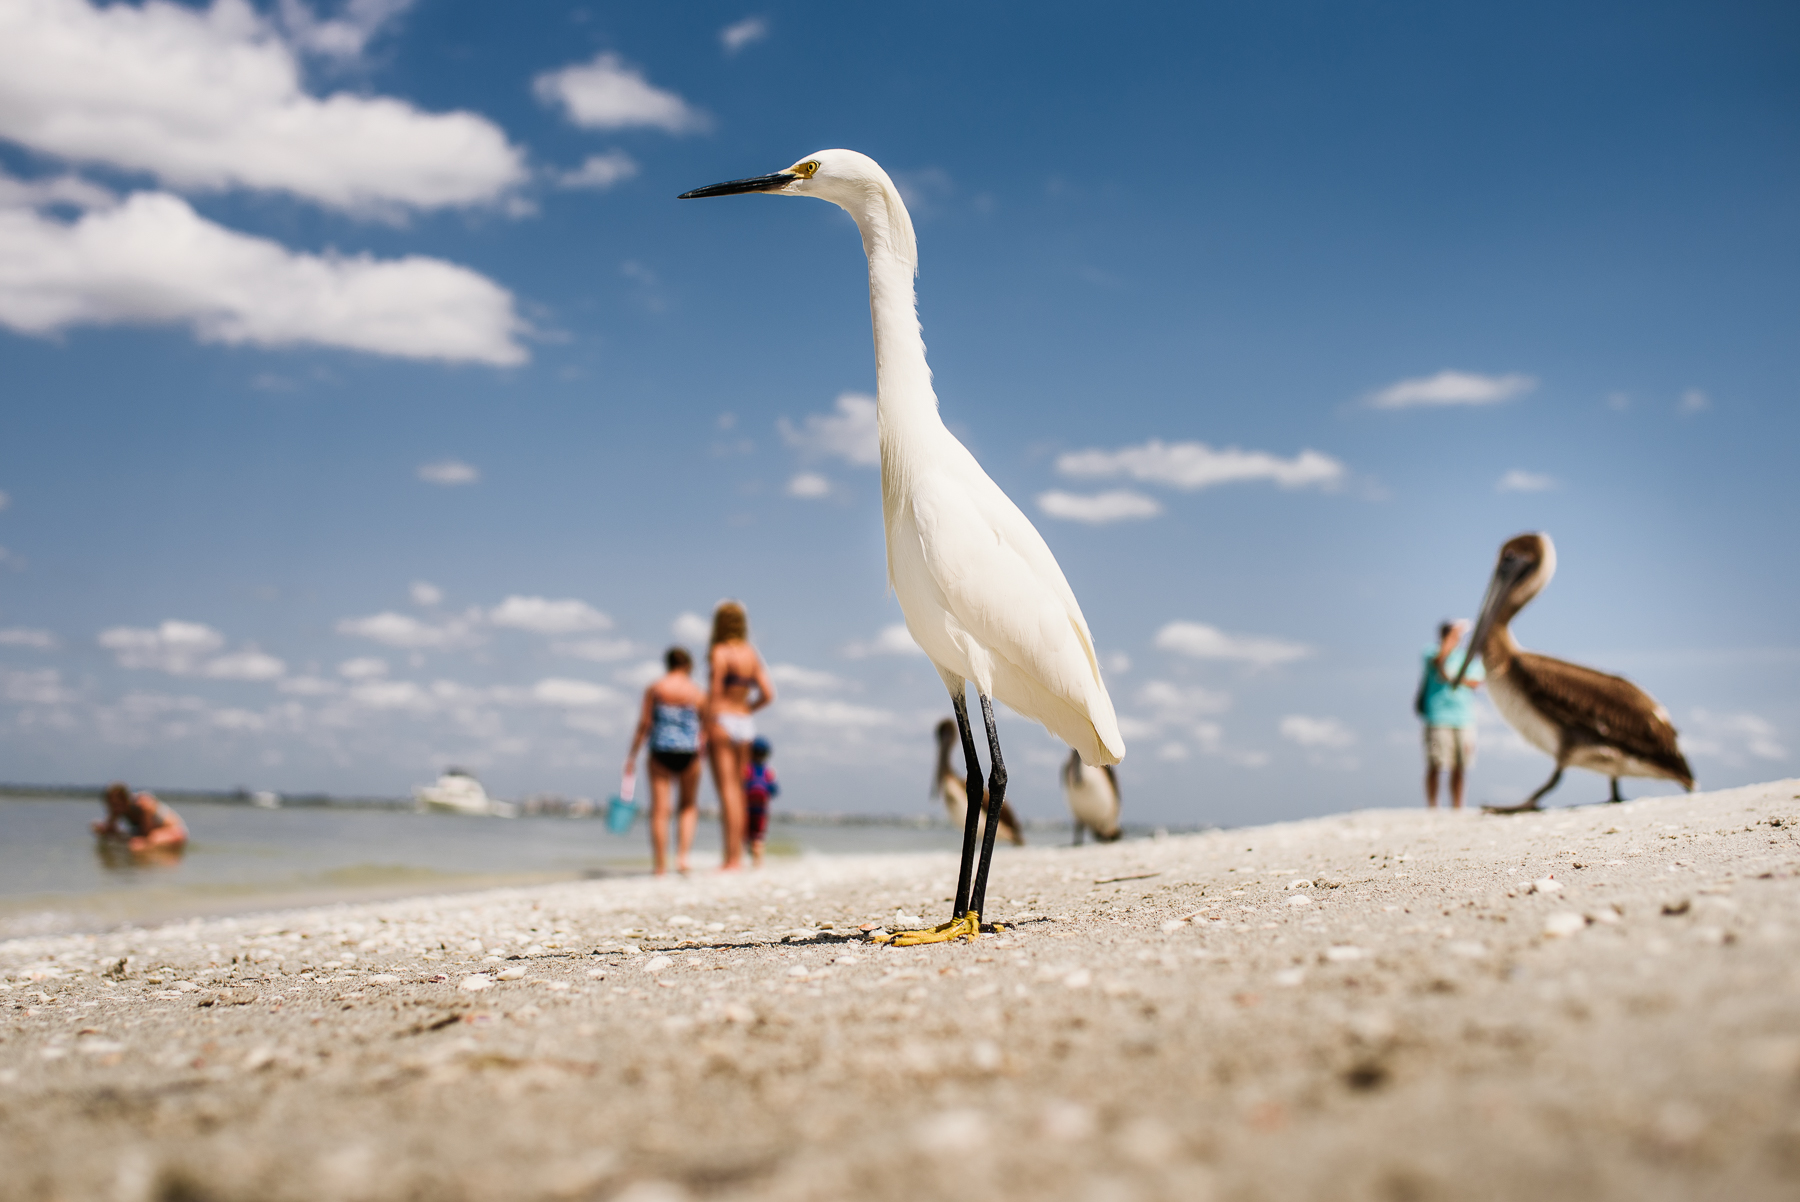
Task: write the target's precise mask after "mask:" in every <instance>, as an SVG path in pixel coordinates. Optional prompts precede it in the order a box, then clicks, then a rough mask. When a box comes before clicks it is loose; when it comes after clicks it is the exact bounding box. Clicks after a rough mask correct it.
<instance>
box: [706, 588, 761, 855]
mask: <svg viewBox="0 0 1800 1202" xmlns="http://www.w3.org/2000/svg"><path fill="white" fill-rule="evenodd" d="M706 666H707V685H708V688H707V694H706V719H707V727H708V728H707V751H708V754H709V756H710V758H711V760H712V770H713V787H714V788H716V789H718V791H719V823H720V825H721V826H722V827H723V828H724V834H725V849H724V860H723V863H722V867H724V868H725V869H726V870H728V871H730V870H734V869H738V868H742V867H743V866H744V831H745V823H746V821H747V818H748V815H747V814H746V812H745V809H744V769H745V768H746V767H747V766H748V765H749V763H750V744H751V743H752V742H754V741H755V739H756V719H754V718H753V717H751V715H752V714H754V713H755V712H756V711H757V710H759V709H762V708H763V707H764V706H766V705H768V704H769V703H770V702H772V701H774V700H775V686H774V685H772V684H770V683H769V672H768V669H766V668H765V667H763V662H762V656H760V655H758V654H757V653H756V648H754V647H752V646H751V645H750V618H749V616H748V615H747V614H745V612H744V607H743V606H742V605H741V604H739V603H738V602H736V601H721V602H719V607H718V608H717V609H716V610H714V611H713V628H712V646H711V647H710V648H709V649H708V650H707V654H706Z"/></svg>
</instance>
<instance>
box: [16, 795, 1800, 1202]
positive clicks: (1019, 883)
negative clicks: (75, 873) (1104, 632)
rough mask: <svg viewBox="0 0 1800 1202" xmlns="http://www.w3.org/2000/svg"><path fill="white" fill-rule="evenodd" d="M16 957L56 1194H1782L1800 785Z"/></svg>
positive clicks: (884, 865) (455, 897)
mask: <svg viewBox="0 0 1800 1202" xmlns="http://www.w3.org/2000/svg"><path fill="white" fill-rule="evenodd" d="M954 874H955V857H954V856H953V855H948V854H943V853H933V852H924V853H898V854H888V855H874V856H855V855H843V854H839V855H830V856H816V857H809V858H806V859H799V860H794V861H789V862H783V863H779V864H775V865H772V866H771V867H770V868H768V869H766V870H764V871H763V872H762V873H760V874H729V875H728V874H718V873H713V874H707V875H703V876H696V877H693V878H690V879H687V880H680V879H669V878H651V877H642V878H624V879H609V880H600V881H583V882H568V883H562V884H551V885H539V886H530V887H522V888H509V889H502V890H490V891H485V892H479V893H465V894H438V895H435V896H432V895H427V896H413V897H408V898H405V899H396V900H388V901H378V902H365V903H358V904H340V905H332V906H328V907H317V908H310V909H306V908H302V909H291V910H279V911H273V912H267V913H261V914H257V915H252V916H238V917H230V918H206V919H194V920H190V921H187V922H183V923H179V924H174V925H170V926H164V927H160V928H140V929H131V930H125V931H114V932H109V933H103V934H86V935H60V936H40V937H32V938H20V939H10V940H6V941H3V942H0V977H3V978H4V980H0V986H3V988H0V1013H3V1014H4V1015H5V1016H6V1023H5V1025H4V1026H3V1027H0V1156H4V1158H5V1160H6V1162H7V1163H8V1165H9V1172H8V1192H10V1193H12V1194H13V1195H14V1196H18V1197H22V1198H34V1199H35V1198H44V1199H49V1198H55V1197H113V1198H118V1199H120V1200H121V1202H140V1200H141V1202H161V1200H163V1199H172V1198H178V1197H179V1198H205V1199H208V1200H209V1202H231V1200H237V1199H245V1200H247V1199H252V1198H255V1199H271V1200H276V1202H279V1200H282V1199H287V1198H295V1199H299V1198H317V1197H342V1198H350V1199H369V1200H385V1199H390V1198H392V1199H400V1198H410V1197H418V1196H430V1197H433V1198H443V1199H451V1200H454V1199H459V1198H470V1199H474V1198H530V1199H537V1198H544V1199H551V1198H593V1199H600V1200H604V1199H612V1198H615V1197H627V1198H629V1199H630V1202H654V1200H662V1202H673V1200H675V1199H681V1198H695V1199H698V1198H715V1197H717V1198H729V1199H737V1198H744V1199H753V1198H754V1199H765V1198H766V1199H813V1198H817V1199H820V1200H821V1202H823V1200H824V1199H827V1198H842V1197H851V1196H856V1197H867V1198H876V1199H887V1198H893V1199H913V1198H920V1197H937V1196H946V1197H947V1196H958V1197H960V1196H962V1195H963V1194H965V1193H967V1192H969V1191H970V1190H977V1191H979V1192H981V1193H983V1194H987V1195H994V1196H998V1197H1000V1198H1006V1199H1011V1198H1020V1199H1026V1198H1030V1199H1040V1198H1048V1199H1062V1198H1068V1199H1071V1202H1076V1200H1082V1202H1085V1200H1087V1199H1091V1198H1095V1197H1111V1198H1121V1199H1141V1200H1144V1202H1148V1200H1151V1199H1159V1198H1170V1199H1175V1198H1180V1199H1184V1200H1188V1199H1206V1198H1218V1199H1237V1198H1244V1199H1251V1198H1272V1197H1298V1196H1307V1195H1309V1194H1329V1195H1331V1196H1340V1195H1341V1196H1345V1197H1349V1198H1352V1199H1360V1198H1369V1199H1391V1198H1420V1199H1429V1198H1464V1197H1468V1198H1490V1197H1491V1198H1513V1197H1520V1196H1528V1195H1529V1196H1540V1197H1546V1198H1596V1197H1603V1198H1612V1197H1617V1198H1627V1197H1629V1198H1632V1199H1634V1202H1635V1200H1637V1199H1663V1198H1667V1199H1671V1200H1673V1199H1678V1198H1680V1199H1686V1198H1699V1197H1727V1196H1729V1197H1733V1198H1750V1199H1757V1198H1764V1197H1768V1198H1775V1197H1787V1196H1792V1194H1793V1192H1794V1190H1795V1189H1796V1187H1797V1186H1800V955H1797V954H1796V953H1797V952H1800V917H1797V916H1800V781H1778V782H1771V783H1769V784H1766V785H1759V786H1751V787H1748V788H1742V789H1735V790H1729V791H1725V792H1721V793H1715V794H1696V795H1692V796H1679V797H1662V798H1655V799H1645V800H1638V801H1631V802H1627V803H1624V804H1623V805H1617V806H1606V807H1599V808H1580V809H1559V810H1552V811H1547V812H1545V813H1542V814H1534V815H1523V816H1519V817H1512V818H1495V817H1483V816H1481V815H1478V814H1473V813H1463V814H1455V813H1448V812H1438V813H1436V814H1432V813H1427V812H1424V811H1415V810H1407V811H1363V812H1358V813H1352V814H1344V815H1336V816H1332V817H1328V818H1317V819H1308V820H1304V821H1299V822H1290V823H1283V824H1278V825H1274V826H1266V827H1255V828H1240V829H1237V830H1231V831H1213V832H1208V833H1204V834H1194V835H1178V836H1171V837H1167V838H1158V839H1147V840H1138V841H1134V842H1128V843H1118V844H1111V845H1105V846H1095V845H1089V846H1086V847H1082V848H1067V847H1045V846H1036V847H1027V848H1024V849H1020V850H1016V851H1013V852H1011V854H1009V855H1008V856H1006V857H1005V858H1004V859H1000V860H997V861H996V868H995V876H994V879H993V891H992V894H991V895H990V900H991V901H992V902H993V903H994V904H993V906H992V907H991V909H992V911H993V912H992V913H991V914H990V915H989V917H992V918H999V919H1001V920H1002V921H1007V922H1010V923H1013V924H1016V925H1014V926H1013V928H1012V929H1011V930H1008V931H1007V932H1005V933H1004V934H999V935H990V936H984V937H983V938H982V939H980V940H977V941H976V942H975V943H973V944H972V945H967V946H965V945H961V944H957V945H939V946H927V947H919V948H906V949H897V948H891V947H881V946H876V945H871V944H869V943H868V938H869V935H870V934H871V933H872V932H865V931H864V930H863V929H862V928H863V927H865V926H873V925H875V924H881V925H882V926H883V927H885V928H887V929H893V928H894V927H896V926H897V925H898V926H904V925H912V924H913V923H914V922H915V921H917V922H919V923H923V922H925V921H937V920H939V919H941V918H943V917H945V913H944V911H947V909H948V906H947V904H946V902H945V901H944V900H941V899H944V898H946V896H947V894H948V893H949V891H950V890H949V887H950V886H951V885H953V884H954Z"/></svg>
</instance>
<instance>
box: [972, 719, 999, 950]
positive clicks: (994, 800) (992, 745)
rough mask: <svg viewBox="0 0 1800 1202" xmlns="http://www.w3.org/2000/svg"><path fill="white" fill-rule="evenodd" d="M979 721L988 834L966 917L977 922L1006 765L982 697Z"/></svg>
mask: <svg viewBox="0 0 1800 1202" xmlns="http://www.w3.org/2000/svg"><path fill="white" fill-rule="evenodd" d="M981 720H982V722H984V723H985V724H986V725H987V737H988V760H989V764H990V769H989V772H988V817H987V830H985V831H984V832H982V837H981V864H980V866H979V867H977V868H976V870H975V892H974V894H973V895H971V896H970V898H969V915H970V917H971V918H973V919H975V920H976V922H980V920H981V911H982V907H983V906H985V905H986V904H987V881H988V868H989V867H991V866H992V864H993V861H994V832H995V831H996V830H998V829H999V826H1000V807H1001V805H1003V804H1004V803H1005V801H1006V761H1005V760H1004V759H1002V758H1001V756H1000V732H999V731H997V730H995V729H994V703H993V702H991V701H989V700H988V699H987V698H986V697H985V696H984V697H982V698H981Z"/></svg>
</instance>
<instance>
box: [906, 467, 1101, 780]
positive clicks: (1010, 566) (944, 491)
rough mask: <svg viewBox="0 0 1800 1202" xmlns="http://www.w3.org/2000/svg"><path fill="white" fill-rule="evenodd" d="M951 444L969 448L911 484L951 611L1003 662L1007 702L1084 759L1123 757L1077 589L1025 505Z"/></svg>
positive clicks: (1002, 693)
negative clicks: (1016, 502) (1021, 509)
mask: <svg viewBox="0 0 1800 1202" xmlns="http://www.w3.org/2000/svg"><path fill="white" fill-rule="evenodd" d="M951 446H952V447H953V448H954V451H955V452H959V454H954V455H947V456H945V461H943V462H940V463H939V464H936V465H934V466H933V467H932V468H931V469H929V470H927V471H925V472H921V473H919V474H918V475H916V476H914V477H913V479H912V481H911V488H910V489H909V490H908V491H909V494H910V502H911V510H912V518H913V524H914V526H915V527H916V530H917V537H918V538H919V542H920V552H921V554H922V557H923V562H924V567H925V570H926V572H927V573H928V574H929V575H930V577H931V580H932V582H933V584H935V586H936V588H937V591H938V593H939V595H940V596H941V598H942V602H943V605H944V608H945V610H946V612H947V613H948V615H949V616H950V617H951V618H953V619H954V620H955V621H956V622H957V623H958V624H959V625H960V626H961V627H962V629H963V630H965V631H967V632H968V634H969V635H970V637H972V638H973V639H974V640H975V641H977V642H978V643H980V644H981V646H982V647H983V648H985V649H986V650H987V651H988V652H989V653H990V654H991V655H993V656H994V657H995V658H996V659H997V660H999V661H1003V662H1002V663H1000V664H997V665H996V675H995V691H996V694H997V695H998V696H999V697H1000V699H1001V700H1002V701H1005V702H1006V703H1007V704H1008V705H1010V706H1012V707H1013V708H1014V709H1016V710H1018V711H1020V712H1021V713H1024V714H1026V715H1028V716H1029V717H1033V718H1036V719H1038V720H1039V721H1040V722H1043V723H1044V724H1045V725H1046V726H1048V727H1049V728H1050V729H1051V730H1052V731H1053V732H1055V733H1056V734H1057V735H1059V736H1061V737H1062V738H1063V739H1065V740H1066V741H1068V742H1069V743H1070V744H1071V745H1072V746H1074V747H1076V748H1077V749H1078V750H1082V751H1084V752H1086V753H1087V756H1086V757H1084V758H1097V759H1101V760H1106V759H1111V760H1115V761H1116V760H1117V759H1118V758H1119V757H1121V756H1122V755H1123V754H1124V750H1125V746H1124V741H1123V740H1122V739H1121V738H1120V737H1119V730H1118V720H1117V718H1116V717H1115V715H1114V713H1113V707H1112V699H1111V698H1110V697H1108V696H1107V692H1106V686H1105V684H1104V683H1103V682H1102V680H1101V678H1100V665H1099V662H1098V660H1097V658H1096V657H1095V655H1094V647H1093V639H1092V637H1091V636H1090V635H1089V633H1088V625H1087V619H1086V618H1084V617H1083V616H1082V613H1081V606H1080V604H1079V603H1077V602H1076V600H1075V593H1074V591H1073V590H1072V589H1070V588H1069V582H1068V580H1067V579H1066V578H1065V577H1064V576H1063V573H1062V569H1061V568H1060V567H1059V566H1058V565H1057V563H1056V557H1055V556H1053V555H1052V554H1051V553H1050V548H1049V546H1048V545H1046V544H1045V542H1044V539H1043V536H1042V535H1040V534H1039V533H1038V532H1037V529H1036V528H1035V527H1034V526H1032V524H1031V522H1030V521H1029V520H1028V519H1027V518H1026V517H1025V515H1024V514H1023V513H1021V512H1019V507H1018V506H1016V505H1014V504H1013V503H1012V501H1011V499H1010V498H1008V497H1007V495H1006V494H1005V493H1004V492H1002V491H1001V490H1000V487H999V485H997V484H995V483H994V482H993V481H992V480H990V479H989V478H988V476H987V473H986V472H984V471H982V470H981V467H980V465H979V464H977V463H976V462H975V459H974V456H972V455H970V454H969V453H968V452H967V451H966V450H965V449H963V447H962V446H961V444H959V443H954V442H952V443H951ZM903 601H904V599H903ZM1080 727H1086V730H1085V731H1083V730H1081V729H1080ZM1083 736H1085V737H1083Z"/></svg>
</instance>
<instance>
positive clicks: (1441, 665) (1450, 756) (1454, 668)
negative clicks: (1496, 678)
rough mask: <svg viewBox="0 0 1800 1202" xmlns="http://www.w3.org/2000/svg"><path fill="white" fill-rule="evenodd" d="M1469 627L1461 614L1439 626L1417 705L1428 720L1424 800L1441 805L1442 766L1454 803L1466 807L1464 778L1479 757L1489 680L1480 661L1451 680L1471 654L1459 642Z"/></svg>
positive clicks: (1454, 806)
mask: <svg viewBox="0 0 1800 1202" xmlns="http://www.w3.org/2000/svg"><path fill="white" fill-rule="evenodd" d="M1468 632H1469V624H1468V622H1466V621H1464V620H1462V619H1460V618H1459V619H1457V620H1456V621H1454V622H1442V623H1440V624H1439V625H1438V641H1437V645H1436V646H1434V647H1427V648H1425V673H1424V676H1423V677H1422V678H1421V679H1420V681H1419V692H1418V695H1417V696H1416V697H1414V698H1413V710H1414V712H1416V713H1417V714H1418V715H1419V717H1420V718H1421V719H1423V720H1424V722H1425V804H1426V806H1427V807H1429V808H1431V809H1434V810H1435V809H1436V808H1437V802H1438V771H1439V770H1440V769H1448V770H1449V773H1450V807H1451V808H1452V809H1457V810H1460V809H1462V803H1463V781H1464V777H1465V774H1466V770H1467V769H1468V767H1469V766H1470V765H1471V764H1473V763H1474V762H1475V704H1474V702H1475V690H1476V689H1479V688H1480V687H1481V682H1482V680H1483V679H1484V677H1483V673H1482V669H1481V667H1480V665H1478V664H1473V665H1470V667H1469V670H1468V672H1466V673H1464V674H1463V677H1462V684H1460V685H1455V684H1452V683H1451V682H1452V681H1454V680H1455V679H1456V678H1457V673H1459V672H1462V667H1463V659H1464V658H1465V656H1466V655H1467V654H1468V653H1467V652H1464V651H1459V650H1457V644H1458V643H1460V642H1462V639H1463V636H1464V635H1465V634H1467V633H1468Z"/></svg>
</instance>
